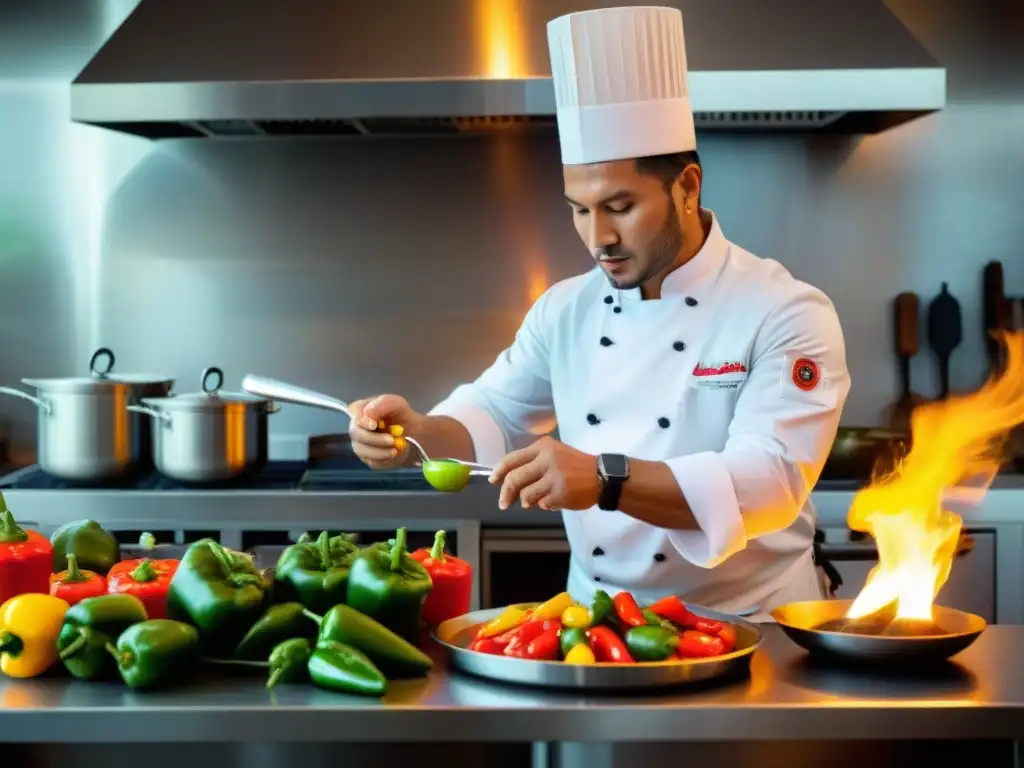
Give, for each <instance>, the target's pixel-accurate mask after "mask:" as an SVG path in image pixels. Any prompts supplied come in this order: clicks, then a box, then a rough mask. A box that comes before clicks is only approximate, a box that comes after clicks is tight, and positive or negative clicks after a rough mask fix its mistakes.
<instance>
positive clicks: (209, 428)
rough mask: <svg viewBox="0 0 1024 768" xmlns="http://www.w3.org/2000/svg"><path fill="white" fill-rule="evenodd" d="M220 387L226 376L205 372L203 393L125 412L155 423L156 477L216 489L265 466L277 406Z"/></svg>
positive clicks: (148, 401)
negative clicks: (210, 485)
mask: <svg viewBox="0 0 1024 768" xmlns="http://www.w3.org/2000/svg"><path fill="white" fill-rule="evenodd" d="M211 382H212V383H211ZM223 384H224V372H223V371H222V370H221V369H220V368H207V369H206V370H204V371H203V375H202V378H201V382H200V388H201V389H202V391H201V392H197V393H194V394H185V395H173V396H171V397H147V398H143V400H142V405H141V406H139V405H132V406H129V407H128V410H129V411H133V412H135V413H139V414H143V415H145V416H149V417H151V418H152V419H153V420H154V421H155V422H156V425H157V428H156V430H155V431H154V433H153V440H154V446H153V448H154V451H153V459H154V462H155V464H156V468H157V471H159V472H160V474H162V475H164V476H165V477H169V478H171V479H172V480H177V481H178V482H181V483H200V484H202V483H220V482H225V481H229V480H238V479H241V478H246V477H251V476H252V475H255V474H257V473H259V471H260V470H262V469H263V467H264V466H266V463H267V453H268V448H267V444H268V429H267V416H268V415H269V414H271V413H276V412H277V411H278V410H279V408H278V406H277V405H276V404H275V403H273V402H271V401H270V400H267V399H265V398H262V397H256V396H254V395H250V394H246V393H244V392H221V391H220V388H221V386H222V385H223Z"/></svg>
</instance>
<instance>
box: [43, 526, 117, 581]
mask: <svg viewBox="0 0 1024 768" xmlns="http://www.w3.org/2000/svg"><path fill="white" fill-rule="evenodd" d="M50 543H51V544H52V545H53V572H54V573H58V572H60V571H63V570H64V569H65V568H67V567H68V555H74V556H75V558H76V559H77V560H78V567H79V568H82V569H83V570H86V571H93V572H94V573H98V574H100V575H101V576H106V575H107V572H108V571H109V570H110V569H111V568H113V567H114V563H118V562H120V561H121V545H120V544H118V543H117V539H115V538H114V536H113V535H112V534H111V533H109V532H108V531H105V530H104V529H103V528H102V527H101V526H100V524H99V523H97V522H96V521H95V520H76V521H75V522H72V523H65V524H64V525H62V526H61V527H60V528H58V529H57V530H56V531H54V532H53V535H52V536H51V537H50Z"/></svg>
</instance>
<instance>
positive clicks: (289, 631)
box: [232, 603, 317, 661]
mask: <svg viewBox="0 0 1024 768" xmlns="http://www.w3.org/2000/svg"><path fill="white" fill-rule="evenodd" d="M304 611H305V609H304V608H303V606H302V603H279V604H278V605H272V606H270V608H268V609H267V612H266V613H264V614H263V616H262V617H260V619H259V621H257V622H256V623H255V624H253V625H252V626H251V627H250V628H249V631H248V632H246V633H245V637H243V638H242V640H241V642H239V643H238V647H237V648H235V652H234V653H233V654H232V657H233V658H236V659H248V660H250V661H266V660H267V656H268V655H269V654H270V652H271V651H272V650H274V646H276V645H277V644H278V643H281V642H283V641H285V640H290V639H291V638H293V637H306V638H309V639H312V638H314V637H316V631H317V625H316V623H315V622H314V621H311V620H310V619H309V618H308V617H307V616H306V614H305V613H304Z"/></svg>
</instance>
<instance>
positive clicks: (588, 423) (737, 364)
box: [432, 216, 850, 618]
mask: <svg viewBox="0 0 1024 768" xmlns="http://www.w3.org/2000/svg"><path fill="white" fill-rule="evenodd" d="M849 387H850V377H849V374H848V372H847V369H846V355H845V349H844V341H843V335H842V330H841V328H840V324H839V319H838V317H837V315H836V312H835V309H834V307H833V306H832V303H831V302H830V301H829V299H828V298H827V297H826V296H825V295H824V294H823V293H822V292H821V291H819V290H817V289H816V288H814V287H812V286H810V285H807V284H805V283H802V282H800V281H798V280H796V279H795V278H794V277H793V276H792V275H790V274H789V272H788V271H787V270H786V269H785V268H784V267H783V266H782V265H780V264H779V263H778V262H775V261H772V260H769V259H762V258H758V257H756V256H754V255H752V254H751V253H749V252H747V251H745V250H743V249H742V248H740V247H738V246H737V245H735V244H733V243H731V242H729V241H728V240H727V239H726V238H725V236H724V235H723V234H722V230H721V228H720V226H719V223H718V221H717V219H716V218H715V217H714V216H712V226H711V230H710V234H709V236H708V238H707V241H706V242H705V244H704V246H703V247H702V248H701V249H700V251H699V252H698V253H697V255H696V256H695V257H694V258H693V259H692V260H691V261H689V262H688V263H687V264H685V265H683V266H682V267H680V268H679V269H677V270H675V271H674V272H672V273H671V274H670V275H669V276H668V277H667V278H666V279H665V282H664V284H663V286H662V297H661V299H657V300H647V301H644V300H643V299H642V298H641V295H640V290H639V289H634V290H629V291H620V290H616V289H614V288H613V287H612V286H611V285H610V284H609V282H608V280H607V278H606V277H605V275H604V273H603V271H602V270H601V269H600V268H596V269H595V270H593V271H591V272H589V273H587V274H584V275H580V276H577V277H573V278H570V279H568V280H564V281H562V282H559V283H557V284H555V285H554V286H552V287H551V288H550V289H548V291H547V292H546V293H545V294H544V295H543V296H541V298H540V299H538V301H537V302H536V303H535V304H534V305H533V307H532V308H531V309H530V311H529V313H528V314H527V316H526V319H525V320H524V321H523V324H522V327H521V328H520V329H519V332H518V333H517V335H516V338H515V341H514V343H513V344H512V345H511V346H510V347H509V348H508V349H506V350H504V351H503V352H502V353H501V354H500V355H499V356H498V358H497V360H496V361H495V362H494V364H493V365H492V366H491V367H490V368H488V369H487V370H486V371H485V372H484V373H483V374H482V375H481V376H480V378H478V379H477V380H476V381H475V382H473V383H472V384H466V385H463V386H461V387H459V388H458V389H456V390H455V391H454V392H453V393H452V394H451V395H450V396H449V397H448V398H447V399H446V400H445V401H444V402H442V403H441V404H439V405H438V406H437V407H436V408H434V409H433V411H432V413H433V414H436V415H446V416H450V417H452V418H455V419H456V420H458V421H459V422H461V423H462V424H463V425H464V426H465V427H466V429H467V430H468V432H469V434H470V436H471V438H472V441H473V446H474V448H475V450H476V460H477V461H479V462H483V463H485V464H489V465H494V464H495V463H497V462H498V461H499V460H500V459H501V458H502V457H503V456H504V455H505V454H506V453H507V452H508V451H510V450H514V449H516V448H521V447H523V446H525V445H528V444H529V443H531V442H532V441H534V440H535V439H537V438H539V437H540V436H542V435H544V434H547V433H549V432H550V431H552V429H553V428H554V427H555V425H556V422H557V426H558V432H559V437H560V439H561V440H562V441H563V442H564V443H566V444H568V445H570V446H572V447H574V448H576V449H578V450H581V451H584V452H586V453H590V454H600V453H622V454H626V455H627V456H628V457H631V458H634V459H646V460H653V461H664V462H665V463H666V464H667V465H668V466H669V467H670V468H671V470H672V473H673V474H674V475H675V478H676V480H677V482H678V483H679V487H680V489H681V491H682V494H683V496H684V497H685V499H686V501H687V503H688V504H689V506H690V509H691V510H692V511H693V514H694V516H695V518H696V520H697V523H698V524H699V529H698V530H671V529H662V528H656V527H654V526H651V525H648V524H646V523H643V522H640V521H638V520H636V519H634V518H631V517H629V516H628V515H626V514H624V513H621V512H606V511H602V510H600V509H598V508H596V507H594V508H592V509H589V510H586V511H582V512H580V511H563V512H562V517H563V521H564V523H565V530H566V534H567V538H568V540H569V543H570V546H571V549H572V555H571V562H570V570H569V585H568V589H569V591H570V592H571V593H572V594H573V596H574V597H575V598H576V599H578V600H582V601H590V600H591V599H592V597H593V594H594V592H595V591H596V590H597V589H598V588H601V589H605V590H606V591H608V592H610V593H612V594H614V593H615V592H616V591H619V590H622V589H628V590H630V591H632V592H633V593H634V594H635V595H636V596H637V598H638V599H641V600H653V599H656V598H658V597H660V596H664V595H665V594H678V595H680V596H681V597H682V598H683V599H684V600H687V601H690V602H693V603H697V604H699V605H704V606H707V607H711V608H716V609H719V610H723V611H730V612H739V611H747V610H751V609H754V610H756V612H757V615H758V616H759V617H762V618H763V617H764V614H765V613H766V612H768V611H770V610H771V609H772V608H774V607H776V606H778V605H781V604H783V603H787V602H790V601H794V600H809V599H819V598H821V597H823V596H824V587H823V579H822V578H820V577H819V575H818V573H819V572H818V571H817V570H816V569H815V568H814V565H813V563H812V554H813V552H812V546H813V537H814V527H815V512H814V509H813V507H812V505H811V502H810V492H811V489H812V488H813V487H814V484H815V483H816V482H817V479H818V476H819V474H820V472H821V468H822V466H823V464H824V462H825V459H826V457H827V455H828V452H829V450H830V448H831V445H832V442H833V440H834V438H835V434H836V429H837V427H838V424H839V417H840V413H841V411H842V408H843V405H844V403H845V401H846V396H847V393H848V391H849ZM626 482H627V483H628V482H630V481H628V480H627V481H626ZM538 514H544V513H543V512H538Z"/></svg>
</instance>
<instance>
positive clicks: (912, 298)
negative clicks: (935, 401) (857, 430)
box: [886, 291, 922, 431]
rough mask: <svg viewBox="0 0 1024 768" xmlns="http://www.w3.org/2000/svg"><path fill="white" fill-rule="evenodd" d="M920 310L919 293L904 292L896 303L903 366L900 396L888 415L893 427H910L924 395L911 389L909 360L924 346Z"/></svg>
mask: <svg viewBox="0 0 1024 768" xmlns="http://www.w3.org/2000/svg"><path fill="white" fill-rule="evenodd" d="M920 310H921V302H920V299H918V296H917V294H916V293H910V292H909V291H907V292H904V293H901V294H899V295H898V296H897V297H896V299H895V301H894V302H893V322H894V328H893V335H894V341H895V344H896V357H897V358H898V359H899V367H900V395H899V397H898V398H897V399H896V402H894V403H893V404H892V405H891V406H889V409H888V414H887V417H886V422H887V423H888V424H889V426H890V427H891V428H892V429H897V430H903V431H906V430H909V428H910V414H911V412H912V411H913V410H914V408H915V407H916V406H917V405H919V404H920V403H921V401H922V398H921V396H920V395H918V394H916V393H915V392H913V391H911V389H910V361H911V360H912V359H913V357H914V356H915V355H916V354H917V353H918V352H919V351H920V349H921V343H920V335H919V331H918V324H919V320H920V317H919V316H920Z"/></svg>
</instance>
